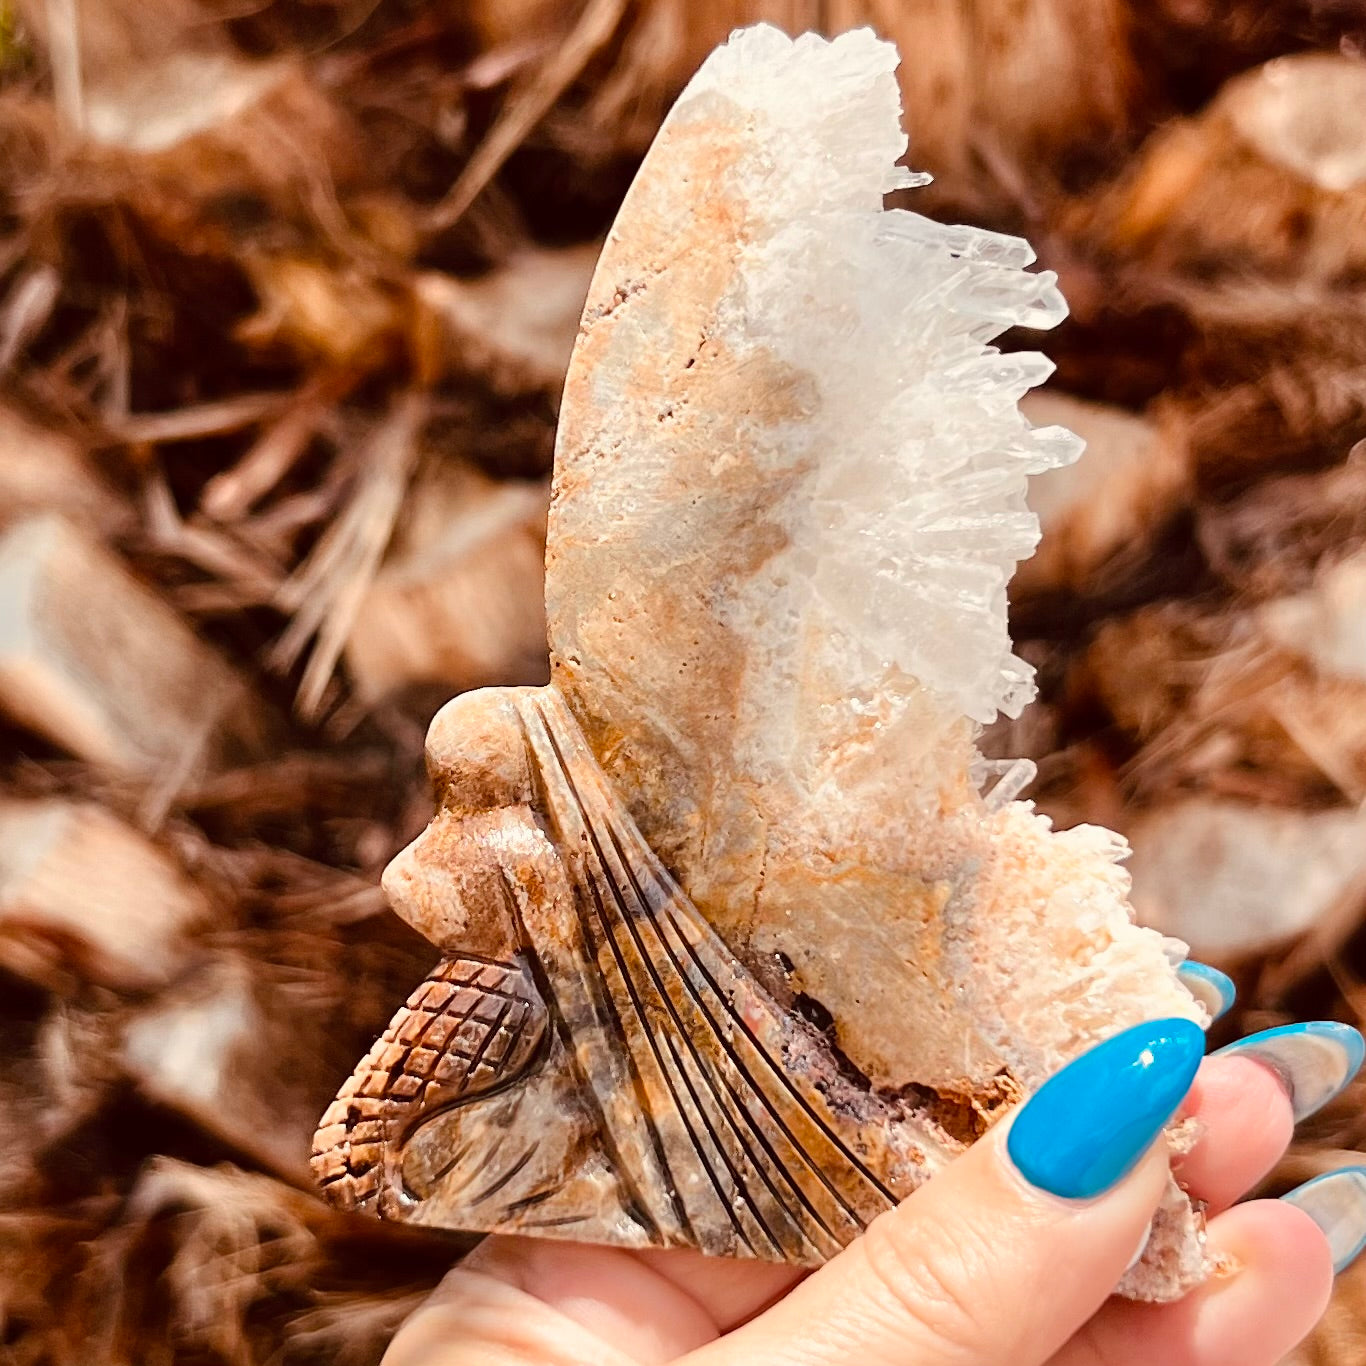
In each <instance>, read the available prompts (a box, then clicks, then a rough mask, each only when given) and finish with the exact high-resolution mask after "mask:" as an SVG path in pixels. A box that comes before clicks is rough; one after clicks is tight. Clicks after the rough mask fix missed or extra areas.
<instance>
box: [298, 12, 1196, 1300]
mask: <svg viewBox="0 0 1366 1366" xmlns="http://www.w3.org/2000/svg"><path fill="white" fill-rule="evenodd" d="M896 62H897V58H896V53H895V51H894V49H893V48H892V47H891V46H890V45H888V44H885V43H881V42H879V41H877V40H876V39H875V38H874V37H873V36H872V35H871V34H870V33H868V32H866V31H864V32H856V33H849V34H845V35H844V36H842V37H840V38H837V39H836V40H834V41H833V42H826V41H825V40H823V39H820V38H817V37H815V36H812V35H806V36H805V37H802V38H799V39H797V40H796V41H793V40H791V39H789V38H787V37H785V36H784V35H783V34H781V33H779V32H778V31H777V30H775V29H772V28H767V27H759V28H754V29H749V30H745V31H742V32H740V33H737V34H736V35H735V36H733V37H732V38H731V40H730V41H729V42H728V43H727V44H726V45H725V46H724V47H722V48H720V49H718V50H717V51H716V52H715V53H713V55H712V56H711V57H710V58H709V59H708V60H707V61H706V63H705V64H704V65H703V66H702V68H701V70H700V71H699V72H698V73H697V75H696V76H695V77H694V79H693V80H692V82H691V83H690V84H689V85H688V87H687V89H686V90H685V91H684V92H683V94H682V95H681V96H680V98H679V100H678V103H677V104H676V105H675V107H674V109H673V111H672V112H671V113H670V115H669V117H668V119H667V120H666V121H665V123H664V126H663V128H662V129H661V130H660V133H659V136H658V137H657V139H656V140H655V143H654V145H653V147H652V148H651V150H650V152H649V154H648V156H647V157H646V159H645V162H644V164H643V166H642V167H641V170H640V173H639V175H638V177H637V179H636V181H635V183H634V185H633V186H632V188H631V190H630V193H629V194H628V195H627V198H626V201H625V203H624V205H623V206H622V210H621V213H620V216H619V218H618V220H617V223H616V226H615V227H614V228H613V230H612V233H611V235H610V237H609V239H608V242H607V245H606V247H605V248H604V250H603V253H602V258H601V260H600V262H599V264H598V268H597V272H596V274H595V276H594V279H593V284H592V288H591V290H590V293H589V297H588V302H587V305H586V307H585V310H584V314H583V322H582V327H581V330H580V333H579V338H578V342H577V345H576V347H575V351H574V356H573V360H572V362H571V365H570V370H569V376H568V379H567V382H566V386H565V395H564V404H563V410H562V419H561V425H560V432H559V439H558V444H557V449H556V456H555V483H554V492H553V497H552V506H551V514H550V528H549V542H548V550H547V564H546V568H547V585H546V599H547V608H548V619H549V628H550V647H551V661H552V680H551V683H550V684H549V686H547V687H545V688H537V689H503V690H497V691H484V692H477V693H470V694H466V695H464V696H462V697H459V698H457V699H455V700H454V701H453V702H451V703H450V704H449V705H448V706H447V707H446V708H445V709H444V710H443V711H442V712H441V713H440V715H439V716H438V717H437V718H436V720H435V722H434V723H433V725H432V729H431V734H430V737H429V741H428V754H429V760H430V766H431V770H432V774H433V778H434V780H435V782H436V785H437V791H438V794H439V798H440V810H439V811H438V813H437V815H436V818H435V819H434V820H433V822H432V824H431V825H430V827H429V828H428V830H427V831H426V833H425V834H424V835H423V836H422V837H421V838H420V839H419V840H417V841H416V842H415V843H414V844H413V845H412V846H410V847H409V848H408V849H407V850H405V851H404V852H403V853H402V854H401V855H400V856H399V857H398V858H397V859H396V860H395V861H394V863H393V864H392V865H391V867H390V869H389V871H388V873H387V875H386V878H385V886H386V888H387V890H388V892H389V894H390V897H391V899H392V901H393V904H394V907H395V909H396V910H397V911H398V913H399V914H400V915H401V916H403V917H404V918H405V919H406V920H407V921H409V923H411V924H412V925H414V926H415V927H416V928H417V929H419V930H420V931H421V932H422V933H423V934H425V935H427V936H428V937H429V938H430V939H431V940H432V941H433V943H434V944H436V945H437V946H438V947H439V948H440V950H441V951H442V953H443V954H444V955H445V957H443V959H442V961H441V963H440V964H439V965H438V967H437V968H436V970H435V971H434V972H433V974H432V976H431V977H430V978H429V980H428V981H427V982H425V983H424V984H423V985H422V986H421V987H420V988H419V989H418V990H417V992H416V993H415V994H414V995H413V996H412V998H411V999H410V1000H409V1002H408V1004H407V1006H406V1007H405V1008H404V1009H402V1010H401V1011H400V1012H399V1013H398V1014H397V1015H396V1016H395V1018H394V1020H393V1022H392V1024H391V1025H390V1027H389V1029H388V1030H387V1031H386V1033H385V1035H384V1037H383V1038H382V1039H380V1040H379V1042H377V1043H376V1045H375V1047H374V1048H373V1049H372V1051H371V1052H370V1054H369V1055H368V1056H367V1057H366V1058H365V1059H364V1060H363V1061H362V1063H361V1064H360V1066H359V1067H358V1068H357V1070H356V1072H355V1074H354V1075H353V1077H352V1078H351V1079H350V1081H348V1082H347V1084H346V1085H345V1086H344V1087H343V1089H342V1092H341V1094H340V1095H339V1097H338V1099H337V1100H336V1101H335V1102H334V1104H333V1105H332V1107H331V1108H330V1109H329V1110H328V1112H327V1114H326V1115H325V1116H324V1119H323V1123H322V1127H321V1128H320V1129H319V1131H318V1136H317V1141H316V1156H315V1159H314V1164H315V1169H316V1171H317V1174H318V1176H319V1179H320V1180H321V1181H322V1183H323V1187H324V1189H325V1190H326V1192H327V1193H328V1194H329V1196H331V1197H332V1198H333V1199H335V1200H336V1201H338V1202H339V1203H343V1204H347V1205H354V1206H359V1207H363V1208H366V1209H369V1210H372V1211H373V1212H375V1213H377V1214H379V1215H380V1216H381V1217H384V1218H390V1219H399V1220H406V1221H410V1222H414V1223H424V1224H434V1225H439V1226H442V1227H447V1228H452V1229H466V1230H508V1231H511V1230H515V1231H517V1232H520V1233H524V1234H539V1235H543V1236H547V1237H559V1238H576V1239H587V1240H596V1241H605V1242H611V1243H617V1244H620V1245H624V1246H630V1247H650V1246H697V1247H700V1248H702V1249H703V1250H704V1251H706V1252H710V1253H716V1254H720V1255H728V1256H736V1257H758V1258H765V1259H781V1260H789V1261H794V1262H800V1263H804V1264H814V1263H817V1262H820V1261H822V1260H824V1259H825V1258H827V1257H829V1256H831V1255H832V1254H833V1253H834V1252H836V1251H837V1250H838V1249H839V1248H840V1247H841V1246H843V1245H844V1244H845V1243H847V1242H848V1241H849V1240H850V1239H851V1238H853V1237H854V1236H856V1235H857V1234H858V1232H859V1231H860V1230H861V1229H862V1228H863V1227H865V1226H866V1224H867V1223H868V1221H869V1220H870V1219H872V1218H873V1217H875V1216H876V1215H877V1214H878V1213H879V1212H880V1211H881V1210H883V1209H886V1208H887V1207H889V1206H890V1205H891V1204H893V1203H894V1202H895V1201H896V1200H897V1199H898V1198H900V1197H902V1196H904V1195H906V1194H907V1193H908V1192H910V1191H911V1190H913V1189H914V1188H915V1187H916V1186H917V1185H918V1184H919V1183H920V1182H922V1181H924V1180H925V1179H927V1178H928V1177H930V1176H932V1175H933V1174H934V1172H935V1171H937V1170H939V1169H940V1168H941V1167H942V1166H943V1165H944V1164H945V1163H946V1162H948V1161H950V1160H951V1159H952V1158H953V1156H954V1155H955V1154H956V1153H958V1152H961V1151H962V1149H963V1147H964V1146H965V1145H966V1144H968V1143H971V1142H972V1141H973V1139H975V1138H976V1137H978V1136H979V1135H980V1134H982V1133H983V1132H985V1130H986V1129H987V1128H988V1127H989V1126H990V1125H991V1124H993V1123H994V1122H996V1121H997V1120H998V1119H999V1118H1000V1117H1001V1116H1002V1115H1003V1114H1005V1113H1006V1112H1007V1110H1008V1109H1009V1107H1010V1106H1011V1105H1012V1104H1014V1103H1015V1102H1017V1101H1018V1100H1019V1099H1020V1098H1022V1097H1023V1096H1025V1095H1028V1094H1029V1093H1030V1092H1031V1091H1032V1090H1034V1089H1035V1088H1036V1087H1037V1086H1038V1085H1039V1084H1040V1083H1041V1082H1042V1081H1043V1079H1044V1078H1045V1077H1047V1076H1048V1075H1049V1074H1050V1073H1052V1072H1053V1071H1054V1070H1056V1069H1057V1068H1058V1067H1059V1066H1060V1065H1061V1064H1063V1063H1064V1062H1066V1061H1067V1060H1069V1059H1070V1058H1072V1057H1074V1056H1076V1055H1077V1054H1078V1053H1080V1052H1082V1051H1084V1050H1085V1049H1086V1048H1088V1047H1089V1046H1091V1045H1092V1044H1094V1043H1096V1042H1098V1041H1099V1040H1100V1039H1102V1038H1104V1037H1106V1036H1108V1035H1109V1034H1112V1033H1115V1032H1117V1031H1118V1030H1120V1029H1122V1028H1125V1027H1127V1026H1129V1025H1132V1024H1136V1023H1138V1022H1140V1021H1142V1020H1144V1019H1151V1018H1155V1017H1160V1016H1172V1015H1181V1016H1185V1017H1187V1018H1189V1019H1192V1020H1196V1021H1199V1022H1201V1023H1204V1022H1205V1020H1206V1016H1205V1012H1204V1010H1203V1008H1202V1007H1201V1006H1199V1005H1197V1004H1196V1002H1195V1001H1194V1000H1193V998H1192V997H1191V996H1190V994H1189V993H1188V992H1187V991H1186V989H1185V988H1184V987H1183V986H1182V985H1181V984H1180V982H1179V981H1178V979H1177V977H1176V974H1175V971H1174V968H1173V966H1172V962H1173V960H1177V959H1179V957H1180V946H1175V952H1173V947H1174V946H1173V944H1172V942H1171V941H1164V940H1163V939H1162V938H1161V937H1160V936H1158V935H1157V934H1155V933H1153V932H1151V931H1148V930H1144V929H1140V928H1137V927H1136V926H1134V925H1133V924H1132V923H1131V916H1130V911H1129V908H1128V905H1127V903H1126V894H1127V891H1128V878H1127V876H1126V874H1125V873H1124V872H1123V871H1122V870H1121V869H1120V867H1119V866H1118V865H1117V862H1116V860H1117V859H1118V858H1119V857H1121V856H1122V855H1123V854H1124V852H1125V846H1124V844H1123V841H1122V840H1120V839H1119V838H1118V837H1117V836H1115V835H1113V834H1111V833H1110V832H1108V831H1105V830H1101V829H1097V828H1094V827H1087V826H1083V827H1079V828H1077V829H1074V830H1069V831H1065V832H1055V831H1053V830H1051V829H1050V828H1049V825H1048V822H1047V821H1046V820H1045V819H1044V818H1042V817H1040V816H1039V815H1037V814H1036V813H1035V812H1034V811H1033V809H1032V807H1031V806H1030V804H1028V803H1027V802H1020V801H1016V800H1012V798H1013V796H1014V795H1015V793H1017V792H1018V791H1019V790H1020V788H1021V786H1022V785H1023V783H1024V782H1025V781H1027V779H1028V776H1029V775H1028V770H1027V766H1025V765H1008V766H1001V765H992V764H988V763H987V762H985V761H984V760H982V759H981V758H980V757H979V755H978V753H977V750H976V748H975V744H974V740H975V736H976V734H977V730H978V728H979V726H980V725H981V724H982V723H984V722H986V721H989V720H991V719H992V718H993V717H994V716H995V715H996V714H997V713H998V712H1005V713H1007V714H1009V715H1012V716H1013V715H1017V714H1018V712H1019V710H1020V709H1021V708H1022V707H1023V706H1024V705H1025V704H1026V703H1027V702H1028V700H1029V699H1030V697H1031V696H1032V694H1033V682H1032V677H1031V671H1030V670H1029V668H1028V667H1027V666H1026V665H1025V664H1023V663H1022V662H1021V661H1020V660H1018V659H1017V658H1015V657H1014V656H1013V655H1012V653H1011V649H1010V641H1009V637H1008V634H1007V629H1006V584H1007V582H1008V580H1009V578H1010V575H1011V573H1012V572H1013V570H1014V567H1015V565H1016V563H1017V562H1018V561H1019V560H1020V559H1022V558H1024V557H1026V556H1028V555H1029V554H1030V552H1031V551H1032V549H1033V547H1034V544H1035V542H1036V540H1037V537H1038V527H1037V523H1036V520H1035V518H1034V516H1033V515H1032V514H1031V513H1030V512H1029V510H1028V509H1027V507H1026V503H1025V492H1026V483H1027V478H1028V476H1029V475H1030V474H1031V473H1038V472H1040V471H1043V470H1045V469H1048V468H1050V467H1053V466H1056V465H1058V464H1061V463H1064V462H1065V461H1067V460H1069V459H1072V458H1074V457H1075V455H1076V454H1077V451H1078V449H1079V444H1080V443H1079V442H1078V441H1077V440H1076V438H1074V437H1073V436H1072V435H1071V434H1070V433H1068V432H1066V431H1065V430H1063V429H1062V428H1058V427H1044V428H1031V426H1030V425H1029V423H1028V422H1027V421H1026V420H1025V419H1024V418H1023V417H1022V416H1021V415H1020V412H1019V410H1018V407H1017V404H1018V400H1019V399H1020V397H1021V395H1022V394H1024V393H1025V392H1026V390H1028V389H1029V388H1030V387H1031V386H1033V385H1035V384H1038V383H1039V382H1040V381H1041V380H1042V379H1043V378H1044V377H1045V376H1046V375H1047V374H1048V372H1049V369H1050V368H1051V367H1050V365H1049V363H1048V362H1047V361H1046V360H1045V359H1044V358H1043V357H1042V356H1040V355H1038V354H1036V353H1032V352H1012V353H1007V354H1003V353H1001V352H1000V351H999V350H997V349H996V348H995V347H994V346H992V345H991V342H992V340H993V339H994V338H995V337H996V336H998V335H999V334H1000V333H1001V332H1002V331H1004V330H1005V329H1006V328H1008V327H1011V326H1017V325H1018V326H1026V327H1051V326H1053V325H1054V324H1055V323H1056V322H1058V321H1059V320H1060V319H1061V318H1062V317H1063V315H1064V313H1065V305H1064V304H1063V301H1062V299H1061V296H1060V295H1059V294H1058V291H1057V288H1056V282H1055V279H1054V277H1053V276H1052V275H1051V274H1050V273H1048V272H1030V271H1028V270H1026V269H1025V267H1027V266H1028V265H1029V264H1030V263H1031V262H1032V260H1033V253H1032V251H1031V250H1030V248H1029V246H1028V244H1027V243H1025V242H1024V241H1022V240H1020V239H1018V238H1012V237H1005V236H1001V235H998V234H993V233H988V232H984V231H981V230H979V229H976V228H970V227H946V226H944V225H941V224H938V223H934V222H931V221H929V220H928V219H925V218H921V217H920V216H918V215H917V214H914V213H911V212H907V211H905V210H900V209H891V210H889V209H886V208H885V207H884V199H885V196H886V195H887V194H888V193H889V192H890V191H893V190H896V189H900V188H910V187H912V186H914V185H915V184H918V183H921V181H922V179H923V178H922V177H917V176H913V175H910V174H908V173H907V172H905V171H903V170H901V169H899V168H898V166H897V161H898V159H899V158H900V157H901V156H902V154H903V153H904V152H905V150H906V139H905V136H904V134H903V133H902V131H901V128H900V120H899V103H898V95H897V85H896V81H895V78H894V76H893V71H894V68H895V66H896ZM1206 1271H1207V1266H1206V1259H1205V1255H1204V1252H1203V1237H1202V1231H1201V1220H1200V1217H1199V1214H1198V1212H1197V1211H1195V1210H1193V1209H1192V1207H1191V1205H1190V1202H1189V1201H1188V1200H1187V1199H1186V1197H1185V1196H1184V1195H1183V1194H1182V1193H1181V1191H1180V1190H1179V1189H1178V1188H1177V1187H1176V1186H1175V1184H1173V1185H1172V1187H1171V1190H1170V1193H1169V1198H1168V1200H1167V1202H1166V1204H1165V1205H1164V1207H1163V1210H1162V1211H1161V1213H1160V1214H1159V1217H1158V1220H1157V1222H1156V1224H1155V1225H1154V1230H1153V1236H1152V1237H1151V1239H1150V1241H1149V1246H1148V1250H1147V1252H1146V1253H1145V1255H1144V1259H1143V1260H1142V1261H1141V1262H1140V1263H1139V1264H1138V1266H1136V1267H1135V1268H1134V1269H1133V1270H1132V1271H1131V1272H1130V1273H1129V1276H1128V1277H1127V1278H1126V1281H1125V1284H1124V1286H1123V1289H1124V1291H1125V1292H1126V1293H1129V1294H1132V1295H1135V1296H1138V1297H1142V1298H1169V1297H1171V1296H1174V1295H1176V1294H1179V1293H1181V1292H1182V1291H1183V1290H1184V1289H1186V1288H1188V1287H1189V1285H1190V1284H1192V1283H1193V1282H1195V1281H1196V1280H1198V1279H1200V1278H1201V1277H1202V1276H1203V1275H1204V1274H1206Z"/></svg>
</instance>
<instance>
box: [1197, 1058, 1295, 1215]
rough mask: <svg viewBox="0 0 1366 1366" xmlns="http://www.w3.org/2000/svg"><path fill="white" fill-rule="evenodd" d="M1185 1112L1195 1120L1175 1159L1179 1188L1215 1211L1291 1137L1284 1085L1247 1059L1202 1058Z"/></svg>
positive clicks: (1260, 1173)
mask: <svg viewBox="0 0 1366 1366" xmlns="http://www.w3.org/2000/svg"><path fill="white" fill-rule="evenodd" d="M1185 1113H1186V1114H1187V1115H1190V1116H1194V1117H1195V1118H1196V1119H1198V1120H1199V1121H1200V1125H1201V1130H1202V1132H1201V1135H1200V1140H1199V1142H1197V1144H1196V1145H1195V1147H1194V1148H1193V1149H1192V1150H1191V1151H1190V1152H1189V1153H1187V1154H1186V1155H1185V1156H1184V1157H1182V1158H1180V1159H1178V1160H1177V1162H1176V1163H1175V1168H1176V1171H1177V1175H1178V1177H1179V1179H1180V1181H1181V1184H1182V1185H1183V1186H1185V1187H1186V1188H1187V1189H1188V1190H1189V1191H1190V1192H1191V1194H1192V1195H1193V1196H1195V1197H1196V1199H1199V1200H1203V1201H1204V1202H1205V1203H1206V1204H1207V1205H1208V1206H1209V1207H1210V1208H1211V1209H1212V1210H1214V1211H1215V1212H1216V1213H1219V1212H1220V1211H1222V1210H1225V1209H1227V1208H1228V1207H1229V1206H1230V1205H1231V1204H1233V1202H1234V1201H1235V1200H1238V1199H1239V1198H1240V1197H1241V1196H1242V1195H1243V1194H1244V1193H1245V1192H1247V1191H1248V1190H1250V1189H1251V1188H1252V1187H1253V1186H1255V1185H1256V1184H1257V1182H1259V1181H1260V1180H1261V1179H1262V1178H1263V1177H1264V1176H1266V1174H1267V1173H1268V1172H1269V1171H1270V1170H1271V1169H1272V1168H1273V1167H1274V1166H1275V1165H1276V1163H1277V1162H1278V1161H1279V1160H1280V1157H1281V1154H1282V1153H1284V1152H1285V1150H1286V1148H1287V1147H1288V1146H1289V1144H1290V1139H1291V1137H1292V1135H1293V1133H1294V1127H1295V1126H1294V1118H1293V1115H1292V1112H1291V1107H1290V1098H1289V1095H1288V1094H1287V1092H1286V1089H1285V1087H1284V1086H1283V1085H1282V1084H1281V1082H1280V1081H1279V1080H1278V1079H1277V1076H1276V1074H1275V1073H1274V1072H1272V1071H1271V1070H1270V1069H1269V1068H1267V1067H1264V1066H1262V1065H1261V1064H1260V1063H1258V1062H1256V1061H1254V1060H1253V1059H1251V1058H1247V1057H1239V1056H1237V1055H1230V1056H1227V1057H1213V1058H1207V1059H1206V1060H1205V1062H1204V1065H1203V1066H1202V1067H1201V1068H1200V1072H1199V1075H1198V1076H1197V1077H1196V1080H1195V1085H1194V1086H1193V1087H1192V1088H1191V1092H1190V1096H1189V1098H1188V1101H1187V1104H1186V1107H1185Z"/></svg>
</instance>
